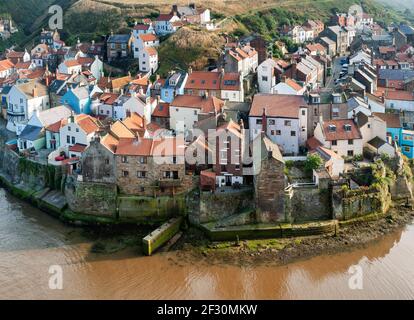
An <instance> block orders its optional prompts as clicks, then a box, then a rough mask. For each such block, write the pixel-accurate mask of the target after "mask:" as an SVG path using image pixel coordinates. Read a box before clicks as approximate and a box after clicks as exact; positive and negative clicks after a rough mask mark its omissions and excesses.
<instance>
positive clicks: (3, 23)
mask: <svg viewBox="0 0 414 320" xmlns="http://www.w3.org/2000/svg"><path fill="white" fill-rule="evenodd" d="M18 31H19V30H18V29H17V28H16V27H15V26H14V25H13V20H12V19H11V18H10V17H8V16H3V17H2V16H0V40H6V39H8V38H10V36H11V35H12V34H13V33H16V32H18Z"/></svg>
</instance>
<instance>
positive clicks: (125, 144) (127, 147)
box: [115, 138, 152, 156]
mask: <svg viewBox="0 0 414 320" xmlns="http://www.w3.org/2000/svg"><path fill="white" fill-rule="evenodd" d="M151 148H152V139H145V138H141V139H136V138H134V139H119V143H118V147H117V148H116V152H115V154H117V155H123V156H150V155H151Z"/></svg>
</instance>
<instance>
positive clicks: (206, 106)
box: [171, 95, 224, 113]
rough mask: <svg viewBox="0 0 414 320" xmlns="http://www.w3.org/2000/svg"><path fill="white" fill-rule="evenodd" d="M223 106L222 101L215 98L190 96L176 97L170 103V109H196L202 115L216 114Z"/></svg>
mask: <svg viewBox="0 0 414 320" xmlns="http://www.w3.org/2000/svg"><path fill="white" fill-rule="evenodd" d="M223 105H224V101H223V100H220V99H217V98H216V97H208V98H205V97H200V96H191V95H178V96H176V97H175V99H174V101H173V102H172V103H171V106H172V107H179V108H196V109H201V111H202V112H204V113H213V112H216V113H218V112H219V111H220V110H221V108H222V107H223Z"/></svg>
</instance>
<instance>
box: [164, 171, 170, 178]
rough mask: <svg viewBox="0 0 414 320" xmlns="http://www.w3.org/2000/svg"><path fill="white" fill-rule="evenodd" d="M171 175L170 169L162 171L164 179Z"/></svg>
mask: <svg viewBox="0 0 414 320" xmlns="http://www.w3.org/2000/svg"><path fill="white" fill-rule="evenodd" d="M170 177H171V172H170V171H164V178H165V179H170Z"/></svg>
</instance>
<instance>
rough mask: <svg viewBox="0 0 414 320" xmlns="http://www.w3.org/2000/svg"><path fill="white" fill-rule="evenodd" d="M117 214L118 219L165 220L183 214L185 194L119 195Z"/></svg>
mask: <svg viewBox="0 0 414 320" xmlns="http://www.w3.org/2000/svg"><path fill="white" fill-rule="evenodd" d="M118 210H119V212H118V214H119V218H120V219H123V220H125V219H127V220H128V219H133V220H134V221H137V222H155V221H165V220H167V219H169V218H171V217H176V216H180V215H184V214H185V213H186V211H187V209H186V201H185V194H180V195H175V196H174V197H157V198H153V197H142V196H119V198H118Z"/></svg>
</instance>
